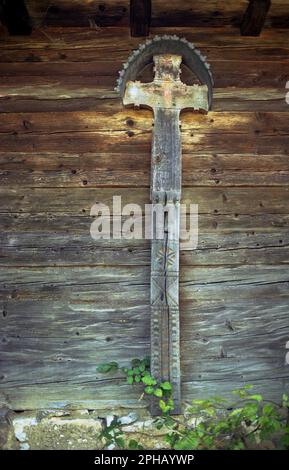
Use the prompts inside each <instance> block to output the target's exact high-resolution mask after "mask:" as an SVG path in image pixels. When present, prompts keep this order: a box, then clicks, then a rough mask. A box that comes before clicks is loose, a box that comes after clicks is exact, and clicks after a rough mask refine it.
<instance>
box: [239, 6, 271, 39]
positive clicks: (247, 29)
mask: <svg viewBox="0 0 289 470" xmlns="http://www.w3.org/2000/svg"><path fill="white" fill-rule="evenodd" d="M270 6H271V0H250V1H249V5H248V7H247V10H246V12H245V14H244V17H243V20H242V23H241V34H242V36H259V35H260V34H261V31H262V28H263V26H264V23H265V20H266V16H267V13H268V11H269V9H270Z"/></svg>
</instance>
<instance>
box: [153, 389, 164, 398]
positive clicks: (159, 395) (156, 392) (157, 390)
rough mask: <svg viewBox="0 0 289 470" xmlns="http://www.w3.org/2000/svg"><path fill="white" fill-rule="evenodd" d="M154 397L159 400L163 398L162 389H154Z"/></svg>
mask: <svg viewBox="0 0 289 470" xmlns="http://www.w3.org/2000/svg"><path fill="white" fill-rule="evenodd" d="M154 395H155V396H156V397H159V398H161V397H162V396H163V391H162V389H161V388H156V389H155V391H154Z"/></svg>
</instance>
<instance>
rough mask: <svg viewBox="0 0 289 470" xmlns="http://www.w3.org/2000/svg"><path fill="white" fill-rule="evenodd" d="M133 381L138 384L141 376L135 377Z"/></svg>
mask: <svg viewBox="0 0 289 470" xmlns="http://www.w3.org/2000/svg"><path fill="white" fill-rule="evenodd" d="M134 380H135V381H136V382H137V383H139V382H140V381H141V376H140V375H136V376H135V378H134Z"/></svg>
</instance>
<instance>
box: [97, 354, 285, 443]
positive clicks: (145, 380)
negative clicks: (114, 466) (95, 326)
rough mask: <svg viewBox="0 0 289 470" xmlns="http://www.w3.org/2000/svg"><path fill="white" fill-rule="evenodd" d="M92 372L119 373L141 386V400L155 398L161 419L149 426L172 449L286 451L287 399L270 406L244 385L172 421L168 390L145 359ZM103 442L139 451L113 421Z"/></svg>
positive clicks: (167, 384) (197, 404)
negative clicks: (268, 449) (162, 437)
mask: <svg viewBox="0 0 289 470" xmlns="http://www.w3.org/2000/svg"><path fill="white" fill-rule="evenodd" d="M97 371H98V372H99V373H103V374H109V373H113V372H121V373H122V374H123V376H124V378H125V379H126V381H127V383H128V384H130V385H132V386H134V385H135V384H141V385H142V386H143V389H142V392H141V397H140V399H145V398H146V397H150V399H151V398H152V397H154V399H155V400H157V402H158V405H159V408H160V416H159V417H157V418H156V419H154V420H153V426H154V427H155V428H156V429H157V430H163V436H164V441H165V442H166V443H167V444H169V446H170V448H171V449H178V450H192V449H231V450H242V449H252V448H268V447H269V448H270V447H273V448H275V449H276V448H278V449H289V399H288V396H287V395H286V394H284V395H283V396H282V400H281V403H275V402H273V401H270V400H265V399H264V398H263V396H262V395H260V394H256V393H253V392H252V388H253V387H252V385H246V386H244V387H243V388H241V389H239V390H233V391H232V399H231V400H229V399H226V398H223V397H213V398H211V399H205V400H193V401H192V402H191V403H190V404H189V406H187V408H186V410H185V412H184V414H183V415H179V416H172V415H171V414H170V412H171V411H173V409H174V403H173V399H172V385H171V384H170V382H167V381H165V382H159V381H157V380H156V379H155V378H154V377H152V375H151V374H150V360H149V358H148V357H145V358H144V359H133V360H132V361H131V364H130V366H128V367H121V366H119V364H118V363H117V362H109V363H107V364H101V365H100V366H98V367H97ZM102 437H103V439H104V441H105V445H106V447H113V448H118V449H121V448H125V447H127V448H129V449H143V447H142V446H141V445H140V444H139V443H138V442H137V441H136V440H133V439H131V440H129V441H128V442H127V441H126V440H125V433H124V432H123V431H122V424H121V420H119V418H117V417H114V419H113V421H112V422H111V423H110V424H109V426H107V427H106V429H105V430H104V431H103V433H102Z"/></svg>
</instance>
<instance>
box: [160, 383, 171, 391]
mask: <svg viewBox="0 0 289 470" xmlns="http://www.w3.org/2000/svg"><path fill="white" fill-rule="evenodd" d="M160 387H161V388H162V389H163V390H172V385H171V384H170V382H162V383H161V384H160Z"/></svg>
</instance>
